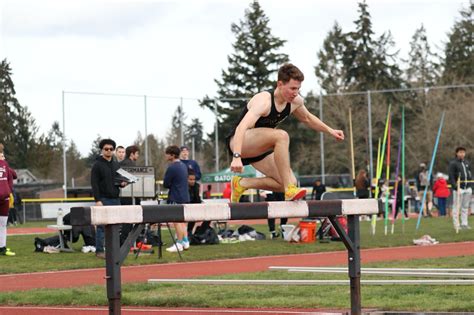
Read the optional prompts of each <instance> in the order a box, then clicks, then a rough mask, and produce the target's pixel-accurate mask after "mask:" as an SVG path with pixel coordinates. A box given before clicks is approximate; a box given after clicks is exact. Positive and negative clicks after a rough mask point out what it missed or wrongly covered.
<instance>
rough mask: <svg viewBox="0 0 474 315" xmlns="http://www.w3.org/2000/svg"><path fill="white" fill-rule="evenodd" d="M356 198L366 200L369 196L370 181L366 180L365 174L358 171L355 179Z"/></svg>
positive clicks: (362, 171) (363, 171)
mask: <svg viewBox="0 0 474 315" xmlns="http://www.w3.org/2000/svg"><path fill="white" fill-rule="evenodd" d="M354 185H355V188H356V196H357V198H359V199H367V198H369V196H370V191H369V189H370V181H369V179H368V178H367V172H366V171H365V170H360V171H359V173H357V177H356V179H355V183H354Z"/></svg>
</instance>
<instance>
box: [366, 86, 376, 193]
mask: <svg viewBox="0 0 474 315" xmlns="http://www.w3.org/2000/svg"><path fill="white" fill-rule="evenodd" d="M367 111H368V112H367V116H368V125H369V126H368V127H369V168H370V170H369V171H370V180H372V179H373V178H374V158H373V147H372V99H371V97H370V90H369V91H367ZM369 196H370V198H372V189H369Z"/></svg>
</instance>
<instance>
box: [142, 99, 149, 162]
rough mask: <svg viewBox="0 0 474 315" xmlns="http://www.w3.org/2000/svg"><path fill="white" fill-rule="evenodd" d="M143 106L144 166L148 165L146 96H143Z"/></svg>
mask: <svg viewBox="0 0 474 315" xmlns="http://www.w3.org/2000/svg"><path fill="white" fill-rule="evenodd" d="M143 101H144V103H143V105H144V108H145V165H146V166H147V165H148V123H147V120H148V119H147V117H148V115H147V104H146V101H147V99H146V95H144V96H143Z"/></svg>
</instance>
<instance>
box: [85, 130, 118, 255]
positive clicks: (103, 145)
mask: <svg viewBox="0 0 474 315" xmlns="http://www.w3.org/2000/svg"><path fill="white" fill-rule="evenodd" d="M99 148H100V150H101V155H100V156H99V157H98V158H97V160H96V162H95V163H94V165H93V166H92V170H91V186H92V194H93V196H94V201H95V205H96V206H118V205H120V198H119V194H120V187H124V186H125V185H126V183H125V182H122V181H119V178H118V176H117V170H118V169H119V164H118V163H117V161H115V160H114V159H113V153H114V151H115V141H113V140H112V139H103V140H101V141H100V143H99ZM95 242H96V244H95V247H96V256H97V257H99V258H105V253H104V226H103V225H98V226H97V231H96V234H95Z"/></svg>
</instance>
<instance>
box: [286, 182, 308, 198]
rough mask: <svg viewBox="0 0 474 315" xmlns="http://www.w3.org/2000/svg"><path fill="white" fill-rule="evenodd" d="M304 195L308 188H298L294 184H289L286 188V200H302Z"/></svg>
mask: <svg viewBox="0 0 474 315" xmlns="http://www.w3.org/2000/svg"><path fill="white" fill-rule="evenodd" d="M304 196H306V189H304V188H298V187H296V185H293V184H289V185H288V188H287V189H286V190H285V200H286V201H294V200H300V199H301V198H303V197H304Z"/></svg>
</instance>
